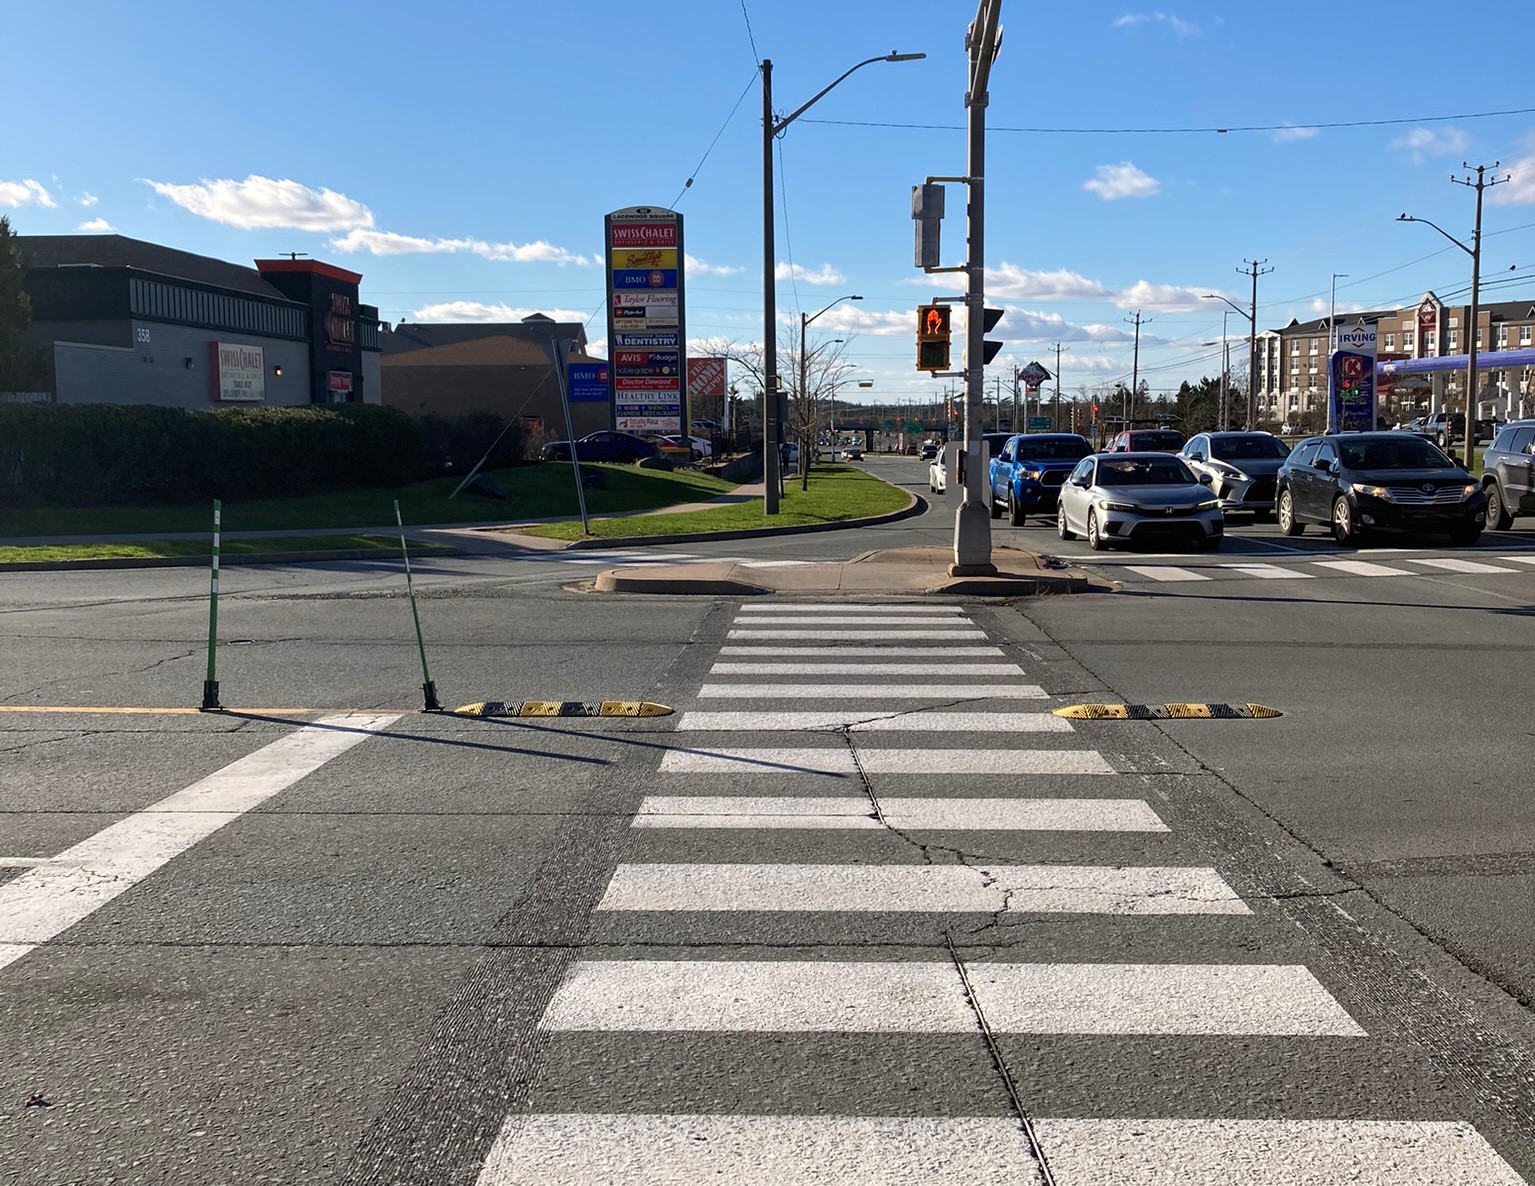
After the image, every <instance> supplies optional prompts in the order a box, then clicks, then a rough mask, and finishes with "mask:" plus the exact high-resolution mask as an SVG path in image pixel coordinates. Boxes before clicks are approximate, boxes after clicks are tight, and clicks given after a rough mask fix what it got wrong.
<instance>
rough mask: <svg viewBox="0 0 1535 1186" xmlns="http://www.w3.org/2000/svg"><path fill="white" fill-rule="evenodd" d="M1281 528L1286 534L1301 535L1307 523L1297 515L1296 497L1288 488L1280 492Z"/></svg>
mask: <svg viewBox="0 0 1535 1186" xmlns="http://www.w3.org/2000/svg"><path fill="white" fill-rule="evenodd" d="M1279 530H1280V531H1282V532H1284V533H1285V534H1286V535H1299V534H1300V533H1301V532H1303V531H1305V530H1306V525H1305V524H1304V523H1302V522H1301V521H1300V520H1299V519H1297V518H1296V517H1295V499H1294V497H1293V496H1292V495H1291V494H1290V492H1289V491H1288V490H1281V491H1280V492H1279Z"/></svg>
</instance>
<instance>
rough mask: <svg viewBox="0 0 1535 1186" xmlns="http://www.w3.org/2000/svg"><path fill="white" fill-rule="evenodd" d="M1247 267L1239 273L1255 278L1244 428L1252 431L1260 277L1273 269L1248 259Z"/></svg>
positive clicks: (1255, 411) (1255, 407) (1249, 323)
mask: <svg viewBox="0 0 1535 1186" xmlns="http://www.w3.org/2000/svg"><path fill="white" fill-rule="evenodd" d="M1242 262H1243V263H1244V264H1245V265H1246V267H1241V268H1238V269H1237V271H1239V272H1241V273H1243V274H1244V275H1247V274H1249V273H1250V274H1251V275H1252V278H1253V297H1252V308H1251V311H1250V312H1249V313H1248V315H1247V423H1246V424H1245V425H1243V427H1244V428H1247V429H1252V428H1255V427H1257V424H1258V402H1257V401H1258V277H1259V276H1267V275H1268V274H1269V273H1270V272H1272V271H1273V270H1274V269H1273V268H1265V267H1264V266H1263V265H1264V264H1266V263H1268V262H1269V261H1268V260H1266V259H1247V260H1243V261H1242Z"/></svg>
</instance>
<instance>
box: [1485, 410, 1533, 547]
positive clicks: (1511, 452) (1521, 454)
mask: <svg viewBox="0 0 1535 1186" xmlns="http://www.w3.org/2000/svg"><path fill="white" fill-rule="evenodd" d="M1482 490H1483V491H1484V492H1485V493H1486V495H1487V526H1488V527H1490V528H1492V529H1493V530H1494V531H1507V530H1508V529H1509V527H1511V526H1512V525H1513V522H1514V520H1515V519H1516V518H1517V517H1518V516H1520V515H1529V514H1535V420H1511V421H1509V423H1507V424H1505V425H1504V426H1503V427H1502V428H1500V429H1498V435H1497V436H1495V437H1493V439H1492V444H1490V445H1488V446H1487V452H1486V453H1485V454H1484V455H1483V456H1482Z"/></svg>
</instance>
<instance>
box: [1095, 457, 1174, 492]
mask: <svg viewBox="0 0 1535 1186" xmlns="http://www.w3.org/2000/svg"><path fill="white" fill-rule="evenodd" d="M1193 481H1194V475H1193V473H1191V472H1190V471H1189V467H1188V466H1186V465H1184V464H1183V462H1181V461H1179V460H1178V459H1177V458H1176V457H1134V458H1126V459H1124V460H1111V459H1109V458H1104V459H1103V460H1102V461H1100V462H1099V463H1098V485H1100V486H1186V485H1189V484H1191V483H1192V482H1193Z"/></svg>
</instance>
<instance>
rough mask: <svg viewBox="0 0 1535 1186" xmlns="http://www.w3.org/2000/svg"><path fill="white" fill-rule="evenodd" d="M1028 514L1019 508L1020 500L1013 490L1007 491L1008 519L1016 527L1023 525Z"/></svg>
mask: <svg viewBox="0 0 1535 1186" xmlns="http://www.w3.org/2000/svg"><path fill="white" fill-rule="evenodd" d="M1025 518H1027V516H1025V515H1024V513H1023V512H1022V511H1020V510H1019V509H1018V500H1017V499H1016V498H1014V497H1013V492H1012V491H1011V490H1009V491H1008V492H1007V521H1008V523H1009V524H1011V525H1012V526H1014V527H1022V526H1023V522H1024V519H1025Z"/></svg>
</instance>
